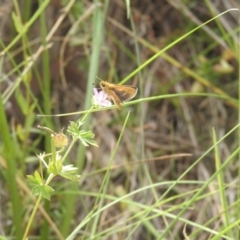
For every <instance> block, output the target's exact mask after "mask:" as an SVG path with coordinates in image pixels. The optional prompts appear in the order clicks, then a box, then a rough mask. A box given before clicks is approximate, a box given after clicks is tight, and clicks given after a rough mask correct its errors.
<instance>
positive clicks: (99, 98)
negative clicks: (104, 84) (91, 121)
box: [92, 88, 112, 107]
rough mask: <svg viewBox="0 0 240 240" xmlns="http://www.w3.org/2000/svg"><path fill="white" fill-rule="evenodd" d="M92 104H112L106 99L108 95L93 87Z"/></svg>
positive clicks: (106, 105) (101, 105)
mask: <svg viewBox="0 0 240 240" xmlns="http://www.w3.org/2000/svg"><path fill="white" fill-rule="evenodd" d="M93 92H94V95H93V101H92V103H93V105H94V106H98V107H110V106H112V103H111V101H109V100H108V96H107V94H106V93H105V92H103V91H102V90H101V91H99V92H98V90H97V88H93Z"/></svg>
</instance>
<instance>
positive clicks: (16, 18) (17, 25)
mask: <svg viewBox="0 0 240 240" xmlns="http://www.w3.org/2000/svg"><path fill="white" fill-rule="evenodd" d="M12 19H13V23H14V26H15V28H16V30H17V32H18V33H21V32H22V29H23V26H22V23H21V19H20V18H19V16H17V15H16V14H15V12H12Z"/></svg>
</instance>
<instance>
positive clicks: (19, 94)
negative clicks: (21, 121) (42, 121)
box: [15, 88, 28, 116]
mask: <svg viewBox="0 0 240 240" xmlns="http://www.w3.org/2000/svg"><path fill="white" fill-rule="evenodd" d="M15 98H16V101H17V103H18V106H19V107H20V108H21V111H22V112H23V114H24V115H25V116H26V115H27V113H28V103H27V101H26V98H25V97H24V96H23V94H22V92H21V90H20V89H19V88H18V89H16V91H15Z"/></svg>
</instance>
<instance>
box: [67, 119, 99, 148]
mask: <svg viewBox="0 0 240 240" xmlns="http://www.w3.org/2000/svg"><path fill="white" fill-rule="evenodd" d="M79 125H81V123H78V124H77V123H75V122H70V126H69V127H68V130H67V131H68V132H69V133H70V134H71V135H72V136H73V137H76V138H78V139H79V140H80V141H81V143H82V144H83V145H84V146H86V147H88V146H89V145H93V146H95V147H98V145H97V143H96V142H95V141H94V140H93V138H94V136H95V135H94V134H93V133H92V132H91V131H85V130H81V131H80V130H79Z"/></svg>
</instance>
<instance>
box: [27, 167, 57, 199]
mask: <svg viewBox="0 0 240 240" xmlns="http://www.w3.org/2000/svg"><path fill="white" fill-rule="evenodd" d="M27 178H28V182H29V184H30V186H31V187H32V194H33V195H34V196H38V195H39V194H42V196H43V198H46V199H48V200H50V197H51V193H52V192H53V191H54V189H53V188H51V187H49V186H46V185H44V184H43V181H42V178H41V176H40V174H39V173H38V172H37V171H35V172H34V176H32V175H27Z"/></svg>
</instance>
